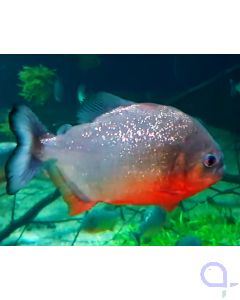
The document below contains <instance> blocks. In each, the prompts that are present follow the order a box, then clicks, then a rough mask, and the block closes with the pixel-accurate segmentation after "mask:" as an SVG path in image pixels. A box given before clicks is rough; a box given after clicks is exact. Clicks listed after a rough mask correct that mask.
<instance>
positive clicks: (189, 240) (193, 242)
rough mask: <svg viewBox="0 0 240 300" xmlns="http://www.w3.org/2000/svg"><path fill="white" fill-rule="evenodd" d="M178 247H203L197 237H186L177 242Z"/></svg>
mask: <svg viewBox="0 0 240 300" xmlns="http://www.w3.org/2000/svg"><path fill="white" fill-rule="evenodd" d="M176 246H202V241H201V240H200V239H199V238H197V237H195V236H191V235H189V236H184V237H183V238H181V239H180V240H178V241H177V242H176Z"/></svg>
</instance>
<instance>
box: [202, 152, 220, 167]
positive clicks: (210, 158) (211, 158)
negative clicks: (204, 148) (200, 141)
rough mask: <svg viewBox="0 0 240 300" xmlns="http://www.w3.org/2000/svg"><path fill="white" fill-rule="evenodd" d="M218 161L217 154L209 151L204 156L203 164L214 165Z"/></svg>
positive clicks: (206, 165)
mask: <svg viewBox="0 0 240 300" xmlns="http://www.w3.org/2000/svg"><path fill="white" fill-rule="evenodd" d="M216 163H217V157H216V155H214V154H212V153H209V154H207V155H206V156H205V157H204V160H203V164H204V166H205V167H208V168H210V167H213V166H214V165H215V164H216Z"/></svg>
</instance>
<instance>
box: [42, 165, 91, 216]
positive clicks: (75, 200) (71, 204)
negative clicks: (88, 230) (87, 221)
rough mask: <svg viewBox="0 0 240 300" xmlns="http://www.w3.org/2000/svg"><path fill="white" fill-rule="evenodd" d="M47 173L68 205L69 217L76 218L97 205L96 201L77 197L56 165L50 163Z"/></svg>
mask: <svg viewBox="0 0 240 300" xmlns="http://www.w3.org/2000/svg"><path fill="white" fill-rule="evenodd" d="M47 171H48V173H49V177H50V178H51V180H52V181H53V183H54V184H55V185H56V187H57V188H58V189H59V190H60V192H61V194H62V196H63V199H64V200H65V201H66V203H67V204H68V208H69V215H71V216H74V215H78V214H81V213H83V212H85V211H87V210H90V209H91V208H92V207H93V206H94V205H95V204H96V202H94V201H89V200H88V201H86V197H83V198H84V200H83V199H81V198H80V197H79V196H78V195H76V194H75V193H74V192H73V190H72V189H71V187H70V186H69V185H68V184H67V182H66V181H65V179H64V177H63V176H62V174H61V172H60V170H59V169H58V168H57V166H56V165H55V164H54V163H50V164H49V165H48V166H47Z"/></svg>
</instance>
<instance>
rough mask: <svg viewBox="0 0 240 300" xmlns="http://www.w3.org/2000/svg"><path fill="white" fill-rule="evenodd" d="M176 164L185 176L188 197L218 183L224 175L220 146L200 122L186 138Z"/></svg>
mask: <svg viewBox="0 0 240 300" xmlns="http://www.w3.org/2000/svg"><path fill="white" fill-rule="evenodd" d="M176 162H177V163H176V165H177V167H178V168H179V167H180V168H181V169H182V172H183V174H184V176H183V177H184V187H185V190H186V191H187V194H188V195H193V194H195V193H197V192H200V191H202V190H204V189H206V188H208V187H209V186H211V185H213V184H214V183H216V182H218V181H219V180H220V179H221V178H222V176H223V173H224V161H223V153H222V151H221V149H220V147H219V145H218V144H217V143H216V142H215V141H214V139H213V138H212V136H211V135H210V134H209V133H208V131H207V130H206V129H205V128H204V127H203V126H202V125H201V124H200V123H198V122H196V123H195V124H194V127H193V130H192V131H191V132H190V133H189V134H188V135H187V136H186V138H185V142H184V143H183V145H182V146H181V151H180V152H179V154H178V156H177V158H176Z"/></svg>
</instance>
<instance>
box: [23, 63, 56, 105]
mask: <svg viewBox="0 0 240 300" xmlns="http://www.w3.org/2000/svg"><path fill="white" fill-rule="evenodd" d="M18 78H19V80H20V84H19V87H20V88H21V91H20V93H19V95H20V96H22V97H23V98H24V99H25V100H26V101H29V102H31V103H32V104H35V105H43V104H45V103H46V102H47V101H48V100H49V99H50V98H51V97H52V95H53V86H54V82H55V79H56V70H53V69H50V68H48V67H46V66H43V65H39V66H31V67H30V66H23V68H22V70H21V71H20V72H19V73H18Z"/></svg>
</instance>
